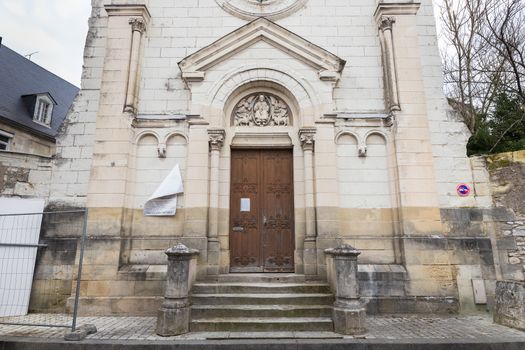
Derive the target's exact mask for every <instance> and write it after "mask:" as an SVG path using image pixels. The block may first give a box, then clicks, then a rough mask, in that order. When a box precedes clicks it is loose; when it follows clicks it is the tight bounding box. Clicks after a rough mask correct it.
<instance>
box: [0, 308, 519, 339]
mask: <svg viewBox="0 0 525 350" xmlns="http://www.w3.org/2000/svg"><path fill="white" fill-rule="evenodd" d="M69 319H70V318H69V317H67V316H64V315H49V314H32V315H28V316H23V317H10V318H0V322H14V323H17V322H19V323H32V324H37V323H43V322H50V321H54V322H53V323H56V324H64V323H65V322H67V321H68V320H69ZM87 323H92V324H94V325H96V326H97V329H98V332H97V333H95V334H93V335H90V336H89V337H88V339H91V340H101V341H105V340H111V341H153V342H155V341H159V342H160V341H167V340H171V341H173V340H180V341H192V340H222V339H226V340H233V339H341V338H343V337H342V336H340V335H338V334H335V333H331V332H272V333H264V332H261V333H236V332H209V333H189V334H186V335H182V336H178V337H167V338H166V337H159V336H157V335H156V334H155V325H156V318H155V317H79V318H78V322H77V324H78V325H83V324H87ZM368 329H369V332H368V333H367V334H366V335H364V336H361V337H358V338H357V339H360V340H386V341H411V340H426V341H432V340H435V341H444V340H446V341H449V342H450V341H454V340H457V341H458V342H459V341H462V342H464V341H469V340H475V341H483V340H484V339H486V340H487V341H491V340H493V339H500V340H501V339H504V340H509V341H520V342H525V332H522V331H519V330H515V329H512V328H507V327H504V326H500V325H496V324H493V323H492V320H491V319H490V318H488V317H481V316H450V317H442V316H432V315H431V316H427V315H395V316H385V315H381V316H369V317H368ZM64 332H65V329H64V328H44V327H34V326H18V325H3V324H0V340H1V338H4V337H5V338H11V337H24V338H45V339H62V338H63V336H64ZM344 338H346V339H352V337H344Z"/></svg>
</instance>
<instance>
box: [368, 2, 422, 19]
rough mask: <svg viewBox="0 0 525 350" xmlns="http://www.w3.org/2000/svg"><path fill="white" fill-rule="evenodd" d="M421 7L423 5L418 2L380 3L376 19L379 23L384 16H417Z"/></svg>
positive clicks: (375, 15) (375, 14)
mask: <svg viewBox="0 0 525 350" xmlns="http://www.w3.org/2000/svg"><path fill="white" fill-rule="evenodd" d="M420 7H421V3H420V2H418V1H405V2H403V1H396V2H392V1H386V0H385V1H380V2H379V4H378V5H377V9H376V12H375V13H374V18H375V19H376V21H377V22H379V21H380V20H381V17H382V16H397V15H416V14H417V12H418V11H419V8H420Z"/></svg>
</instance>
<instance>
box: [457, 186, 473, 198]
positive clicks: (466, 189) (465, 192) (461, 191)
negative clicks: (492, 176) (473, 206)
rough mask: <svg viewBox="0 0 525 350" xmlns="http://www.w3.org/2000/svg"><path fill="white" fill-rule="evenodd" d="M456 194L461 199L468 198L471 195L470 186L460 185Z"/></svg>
mask: <svg viewBox="0 0 525 350" xmlns="http://www.w3.org/2000/svg"><path fill="white" fill-rule="evenodd" d="M456 192H457V193H458V195H459V196H460V197H468V196H469V195H470V186H469V185H467V184H459V185H458V187H456Z"/></svg>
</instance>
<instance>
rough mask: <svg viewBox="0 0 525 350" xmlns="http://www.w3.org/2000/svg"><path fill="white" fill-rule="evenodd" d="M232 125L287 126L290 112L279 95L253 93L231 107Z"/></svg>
mask: <svg viewBox="0 0 525 350" xmlns="http://www.w3.org/2000/svg"><path fill="white" fill-rule="evenodd" d="M232 113H233V115H232V119H233V125H234V126H287V125H289V124H290V117H291V112H290V108H289V107H288V105H287V104H286V103H285V102H284V101H283V100H282V99H280V98H279V97H277V96H275V95H272V94H268V93H254V94H251V95H248V96H246V97H244V98H243V99H242V100H241V101H240V102H239V103H237V105H236V106H235V108H234V109H233V112H232Z"/></svg>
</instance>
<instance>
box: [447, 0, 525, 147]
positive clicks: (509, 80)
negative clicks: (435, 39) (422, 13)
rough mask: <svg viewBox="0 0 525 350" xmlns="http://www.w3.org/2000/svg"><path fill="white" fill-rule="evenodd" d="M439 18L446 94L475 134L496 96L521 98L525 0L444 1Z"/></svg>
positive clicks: (524, 67)
mask: <svg viewBox="0 0 525 350" xmlns="http://www.w3.org/2000/svg"><path fill="white" fill-rule="evenodd" d="M441 19H442V25H443V31H442V35H443V39H444V41H445V44H446V46H445V48H444V50H443V58H444V73H445V84H446V92H447V95H448V96H449V97H450V98H451V99H452V100H454V101H455V106H454V107H455V108H456V109H457V110H458V111H459V113H460V115H461V116H462V118H463V120H464V121H465V123H466V124H467V126H468V128H469V130H470V131H471V132H472V133H475V132H476V130H477V127H478V125H477V121H478V120H479V116H480V115H481V116H487V115H489V114H490V111H491V109H492V108H493V107H494V102H495V98H496V96H497V95H498V94H500V93H507V94H511V95H512V96H518V97H519V98H520V100H521V103H522V105H523V104H524V102H525V94H524V89H525V0H442V4H441ZM521 121H523V120H521ZM521 121H516V123H515V124H513V125H511V126H510V128H509V130H507V132H508V131H510V130H511V129H512V128H513V127H515V126H516V125H518V124H519V123H520V122H521ZM503 136H505V133H504V134H503V135H501V136H500V140H499V141H501V138H503ZM499 141H497V142H496V144H495V145H494V146H493V147H492V148H493V149H494V148H495V147H496V146H497V144H498V143H499Z"/></svg>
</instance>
